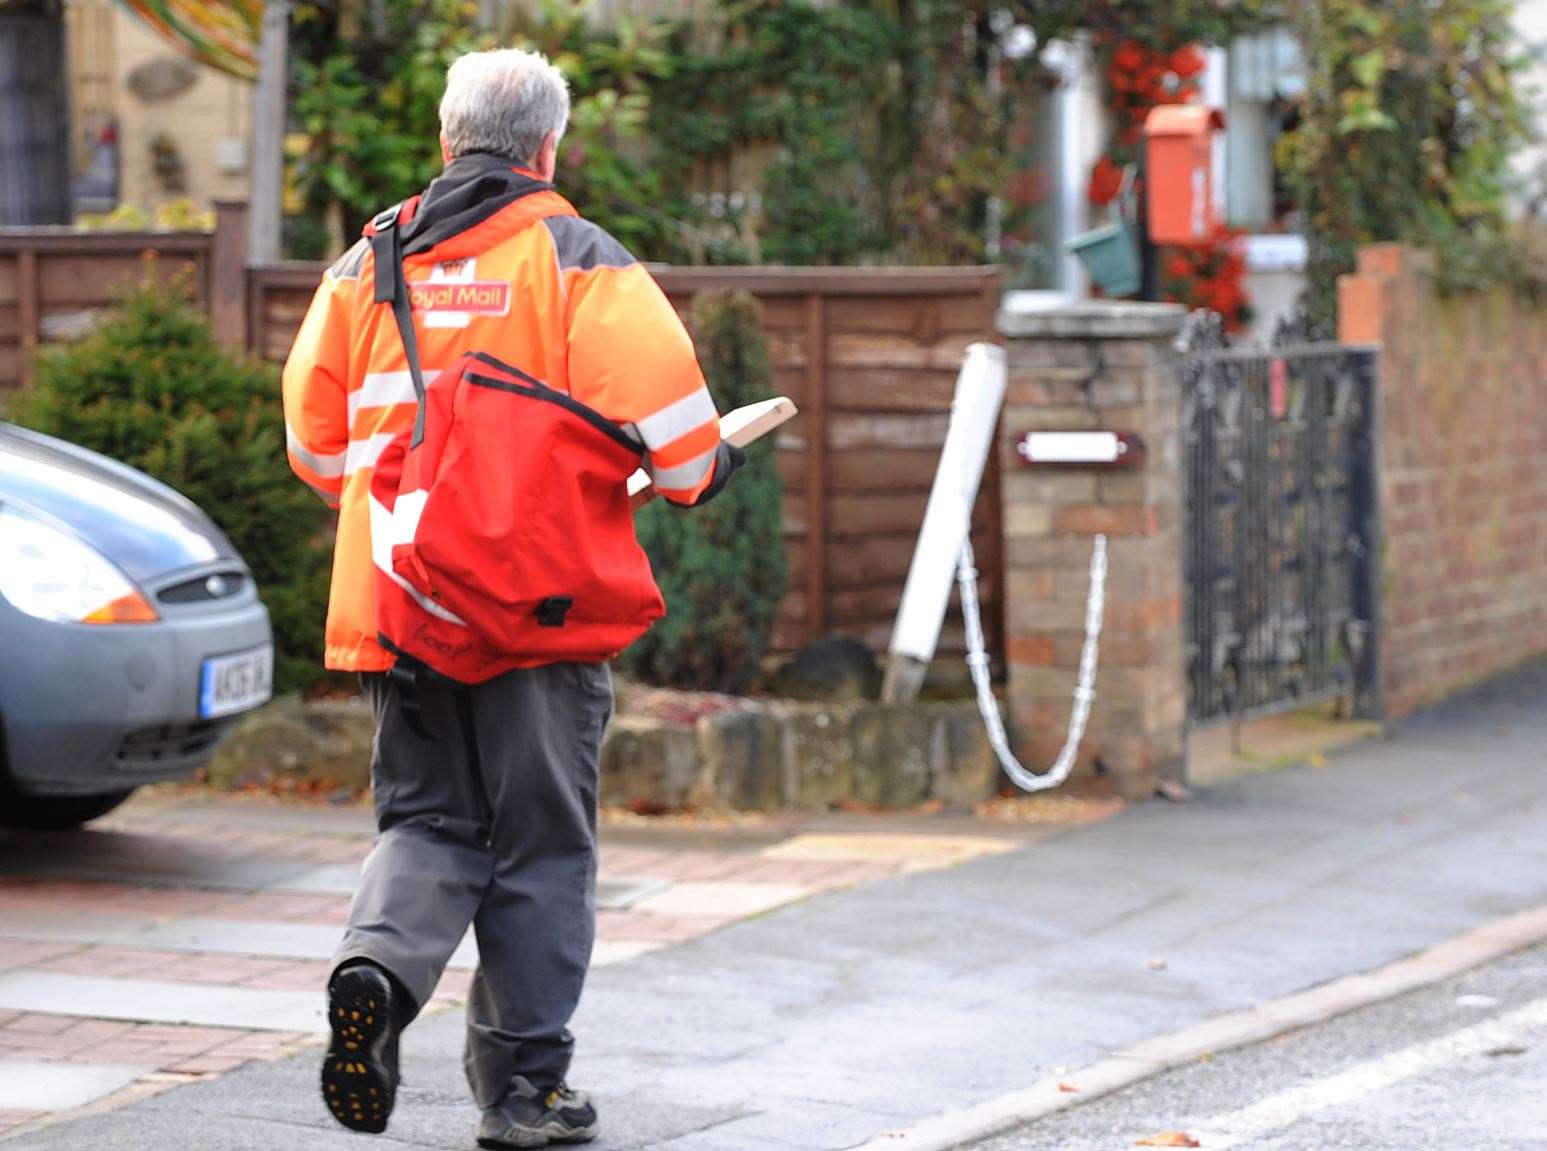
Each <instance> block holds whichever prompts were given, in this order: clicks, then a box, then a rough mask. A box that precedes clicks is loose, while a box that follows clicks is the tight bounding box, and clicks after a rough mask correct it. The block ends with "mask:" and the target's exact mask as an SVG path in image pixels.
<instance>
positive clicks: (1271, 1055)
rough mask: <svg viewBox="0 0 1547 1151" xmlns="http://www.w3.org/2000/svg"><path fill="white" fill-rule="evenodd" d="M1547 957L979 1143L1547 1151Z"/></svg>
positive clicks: (1280, 1150)
mask: <svg viewBox="0 0 1547 1151" xmlns="http://www.w3.org/2000/svg"><path fill="white" fill-rule="evenodd" d="M1544 1084H1547V947H1540V948H1535V949H1532V950H1530V951H1526V952H1522V953H1520V954H1517V955H1514V956H1511V957H1509V958H1507V959H1504V960H1501V961H1499V962H1497V963H1495V964H1492V965H1491V966H1489V967H1486V968H1481V969H1479V970H1477V971H1474V972H1472V973H1470V974H1468V975H1465V976H1462V977H1461V978H1458V979H1455V980H1451V981H1449V982H1446V983H1442V984H1439V985H1437V986H1435V987H1432V988H1428V989H1425V990H1423V991H1419V992H1416V993H1414V994H1412V995H1409V996H1405V997H1403V998H1401V999H1397V1000H1393V1001H1391V1002H1388V1003H1384V1004H1380V1005H1378V1006H1375V1007H1371V1008H1367V1009H1365V1010H1363V1011H1359V1012H1356V1013H1354V1014H1352V1015H1347V1016H1344V1017H1343V1018H1341V1019H1335V1020H1332V1021H1330V1022H1328V1023H1324V1024H1322V1025H1320V1026H1317V1027H1312V1028H1309V1029H1307V1030H1305V1031H1300V1032H1296V1033H1293V1034H1290V1035H1286V1036H1283V1037H1281V1038H1279V1039H1277V1040H1274V1041H1272V1042H1269V1043H1264V1044H1262V1045H1260V1046H1257V1047H1252V1048H1247V1049H1243V1050H1241V1051H1237V1052H1233V1053H1230V1054H1226V1055H1221V1056H1216V1057H1214V1058H1210V1059H1205V1060H1202V1061H1200V1062H1198V1063H1196V1064H1194V1065H1192V1066H1191V1067H1188V1068H1185V1069H1183V1070H1180V1071H1175V1072H1172V1073H1171V1074H1168V1075H1164V1076H1161V1077H1159V1078H1156V1079H1152V1080H1150V1081H1148V1082H1146V1083H1142V1084H1140V1085H1138V1086H1137V1087H1133V1088H1130V1089H1129V1090H1127V1091H1124V1092H1121V1093H1119V1094H1116V1095H1113V1096H1110V1097H1108V1098H1105V1099H1101V1100H1096V1101H1094V1102H1092V1103H1090V1104H1088V1105H1085V1106H1079V1107H1075V1108H1073V1109H1071V1110H1069V1111H1065V1112H1062V1113H1060V1114H1058V1115H1055V1116H1052V1117H1050V1118H1048V1119H1044V1120H1042V1121H1041V1122H1039V1123H1036V1124H1033V1125H1031V1126H1029V1127H1026V1128H1023V1129H1021V1130H1019V1131H1015V1132H1012V1133H1010V1134H1008V1135H1004V1136H1001V1137H999V1138H996V1139H993V1140H990V1141H988V1142H985V1143H980V1144H977V1145H976V1146H975V1148H974V1151H1054V1149H1056V1151H1117V1149H1119V1148H1131V1147H1135V1146H1138V1145H1140V1142H1139V1141H1140V1140H1144V1139H1150V1140H1153V1139H1155V1138H1156V1137H1158V1136H1164V1135H1166V1134H1167V1133H1170V1132H1177V1133H1181V1134H1184V1135H1187V1136H1189V1137H1191V1138H1192V1139H1195V1140H1196V1141H1197V1142H1196V1143H1192V1144H1189V1143H1186V1142H1181V1141H1176V1140H1173V1144H1172V1145H1179V1146H1197V1147H1200V1148H1202V1149H1203V1151H1219V1149H1223V1148H1250V1149H1252V1151H1332V1149H1334V1148H1349V1149H1355V1148H1357V1149H1358V1151H1399V1149H1400V1151H1426V1149H1429V1148H1434V1149H1440V1148H1443V1149H1445V1151H1543V1149H1544V1148H1547V1088H1544Z"/></svg>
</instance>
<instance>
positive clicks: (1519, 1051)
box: [1483, 1043, 1529, 1059]
mask: <svg viewBox="0 0 1547 1151" xmlns="http://www.w3.org/2000/svg"><path fill="white" fill-rule="evenodd" d="M1528 1050H1529V1048H1526V1047H1521V1046H1520V1045H1519V1044H1518V1043H1507V1044H1505V1045H1504V1046H1503V1047H1492V1048H1489V1049H1488V1050H1487V1051H1485V1052H1483V1054H1484V1055H1486V1056H1487V1057H1488V1058H1489V1059H1502V1058H1503V1057H1504V1056H1506V1055H1524V1054H1525V1053H1526V1052H1527V1051H1528Z"/></svg>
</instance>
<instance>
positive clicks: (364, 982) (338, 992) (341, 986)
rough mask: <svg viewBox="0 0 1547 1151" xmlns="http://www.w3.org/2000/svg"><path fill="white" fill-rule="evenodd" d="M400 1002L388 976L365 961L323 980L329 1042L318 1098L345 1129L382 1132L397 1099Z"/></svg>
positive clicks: (400, 1023)
mask: <svg viewBox="0 0 1547 1151" xmlns="http://www.w3.org/2000/svg"><path fill="white" fill-rule="evenodd" d="M401 1000H402V996H401V995H400V994H399V993H398V992H397V991H396V990H395V989H394V987H393V984H392V979H391V977H390V976H388V974H387V973H386V971H384V970H383V969H382V968H380V967H378V966H377V965H376V964H374V963H371V962H370V961H368V960H366V961H362V962H355V963H349V964H346V965H345V966H343V967H341V968H339V970H338V971H336V972H334V974H333V978H332V979H331V980H330V981H329V982H328V1026H329V1027H331V1028H332V1030H333V1041H332V1042H331V1043H329V1044H328V1053H327V1055H326V1056H325V1057H324V1058H323V1061H322V1098H323V1101H324V1102H325V1103H327V1105H328V1110H329V1111H331V1112H332V1113H333V1118H335V1119H337V1120H338V1121H339V1122H340V1123H342V1124H343V1125H344V1126H345V1127H348V1128H349V1129H350V1130H351V1131H364V1132H366V1133H367V1134H370V1135H380V1134H381V1133H382V1132H383V1131H385V1130H386V1129H387V1117H388V1116H389V1115H391V1114H392V1103H393V1099H394V1097H395V1096H396V1095H397V1084H398V1070H397V1047H398V1034H399V1032H400V1031H401V1030H402V1019H403V1018H404V1010H403V1009H404V1004H403V1003H402V1002H401Z"/></svg>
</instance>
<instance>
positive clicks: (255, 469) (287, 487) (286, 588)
mask: <svg viewBox="0 0 1547 1151" xmlns="http://www.w3.org/2000/svg"><path fill="white" fill-rule="evenodd" d="M33 380H34V382H33V386H32V390H31V391H30V392H28V393H25V394H24V395H22V396H21V397H19V398H18V400H17V401H15V402H13V404H12V410H11V412H10V417H11V418H12V419H13V420H15V421H16V422H17V423H20V424H23V425H25V426H27V427H30V428H34V429H36V430H37V431H40V432H45V433H47V434H48V435H51V436H57V437H59V438H60V439H63V440H69V441H70V442H71V443H76V444H80V445H81V446H82V447H86V448H90V449H92V450H93V451H98V452H101V453H102V454H103V455H106V456H111V457H112V458H114V459H117V460H122V461H123V462H124V463H126V464H129V465H131V466H133V467H136V468H139V469H140V470H141V471H143V472H147V473H148V474H150V475H152V476H155V477H156V478H157V479H159V480H161V481H162V482H164V483H167V484H170V485H171V486H172V487H174V488H176V489H177V490H178V491H180V492H181V493H182V494H183V495H185V496H187V497H188V498H189V499H191V500H193V501H194V502H195V503H196V504H198V505H199V506H200V507H201V508H203V509H204V511H205V512H207V513H208V514H209V516H210V517H211V518H212V519H213V520H214V521H215V522H216V523H217V524H219V525H220V527H221V529H222V530H223V531H224V532H225V533H226V535H228V536H229V537H230V539H231V542H232V543H233V544H235V545H236V548H237V550H238V551H240V552H241V553H242V557H243V558H244V559H245V560H246V561H247V563H248V565H249V566H250V567H251V568H252V573H253V577H254V579H255V580H256V581H257V584H258V589H259V591H260V593H261V594H262V596H263V600H264V602H265V603H266V604H267V605H268V609H269V613H270V615H271V616H272V618H273V624H274V639H275V687H276V690H294V689H297V688H301V687H305V686H307V685H308V684H310V683H311V682H313V681H314V680H316V679H317V678H318V677H319V676H320V675H321V669H322V662H321V656H322V624H323V614H324V610H325V605H326V602H327V582H328V557H329V551H328V544H327V541H326V532H325V516H326V515H327V512H326V509H324V508H323V506H322V504H321V503H320V502H318V500H317V498H316V497H315V496H314V495H312V494H311V493H310V492H309V491H307V490H306V489H305V487H303V486H302V485H301V484H300V483H299V482H297V481H296V479H295V478H294V477H293V476H292V475H291V474H290V468H289V465H288V464H287V463H286V461H285V436H284V417H283V415H282V413H281V409H280V398H279V378H278V373H277V372H276V371H275V370H274V369H273V368H271V367H270V366H268V365H267V364H264V363H262V362H260V361H258V360H256V359H254V358H252V357H249V356H245V355H239V354H236V353H233V352H232V351H231V350H230V349H228V348H226V347H225V346H223V345H222V344H220V342H219V341H218V340H217V339H216V338H215V334H214V331H213V330H212V329H211V327H210V324H209V320H208V319H207V318H206V317H205V316H204V314H203V313H202V312H200V311H198V310H197V309H196V308H195V307H194V306H193V305H192V304H191V303H190V302H189V301H188V292H187V289H186V284H185V283H184V282H182V281H174V282H173V284H172V285H170V286H168V285H164V284H158V283H156V282H155V281H154V280H153V279H151V278H150V277H149V276H147V277H146V278H145V280H144V281H143V282H141V283H140V284H139V285H138V286H137V287H135V288H134V289H132V290H131V291H129V292H128V293H126V294H125V295H124V297H123V298H122V300H121V301H120V302H119V303H118V305H117V306H116V307H115V308H114V309H113V311H111V312H110V313H108V315H107V316H106V317H105V318H104V320H103V322H102V323H100V324H99V325H98V326H97V327H96V328H95V329H94V330H93V331H92V332H91V333H90V334H89V335H87V336H86V337H85V338H83V339H81V340H79V341H77V342H75V343H73V344H68V345H65V346H62V347H59V348H52V349H48V350H46V351H44V352H43V353H42V354H41V355H39V357H38V360H37V365H36V370H35V372H34V377H33Z"/></svg>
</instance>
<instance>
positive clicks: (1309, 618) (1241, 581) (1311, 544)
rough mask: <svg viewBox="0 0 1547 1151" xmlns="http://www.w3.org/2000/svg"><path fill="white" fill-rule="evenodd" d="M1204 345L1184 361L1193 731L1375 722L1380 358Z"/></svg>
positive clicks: (1201, 338) (1324, 349)
mask: <svg viewBox="0 0 1547 1151" xmlns="http://www.w3.org/2000/svg"><path fill="white" fill-rule="evenodd" d="M1192 339H1193V344H1192V348H1191V349H1190V350H1189V351H1188V352H1187V353H1186V355H1185V356H1184V358H1183V360H1182V373H1183V385H1184V390H1183V420H1182V424H1183V434H1184V436H1185V442H1186V448H1187V457H1188V458H1187V477H1186V482H1187V501H1186V502H1187V525H1186V530H1187V538H1186V545H1185V557H1184V578H1185V595H1186V609H1185V611H1186V628H1187V662H1188V689H1189V697H1190V698H1189V702H1188V706H1189V713H1190V715H1191V718H1192V720H1193V721H1194V722H1195V723H1206V722H1209V721H1211V720H1218V719H1227V718H1240V717H1245V716H1250V715H1257V714H1263V713H1266V712H1271V711H1278V710H1283V709H1286V708H1292V707H1298V706H1301V705H1303V704H1307V703H1310V702H1313V701H1316V700H1320V699H1326V698H1329V697H1338V696H1346V697H1348V698H1349V699H1350V700H1351V702H1352V705H1353V709H1354V711H1355V712H1356V713H1357V714H1360V715H1377V714H1379V711H1380V699H1379V675H1378V671H1377V668H1376V659H1377V653H1378V650H1379V646H1378V644H1377V642H1376V628H1377V626H1378V618H1377V615H1378V613H1377V604H1376V586H1375V570H1376V554H1377V546H1378V545H1377V536H1378V524H1377V518H1376V511H1377V504H1376V498H1375V471H1374V463H1375V462H1374V459H1373V447H1372V445H1373V443H1374V420H1375V406H1374V405H1375V395H1376V390H1375V382H1376V352H1375V350H1374V349H1372V348H1360V347H1348V346H1344V345H1339V344H1332V343H1314V344H1300V345H1297V346H1291V347H1283V348H1275V349H1267V350H1264V349H1251V350H1242V349H1234V348H1225V347H1222V346H1221V341H1220V340H1219V338H1218V333H1217V329H1212V330H1211V329H1210V327H1209V326H1207V325H1204V326H1203V327H1202V329H1201V331H1200V330H1195V331H1194V333H1193V335H1192Z"/></svg>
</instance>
